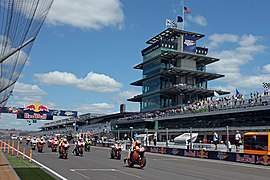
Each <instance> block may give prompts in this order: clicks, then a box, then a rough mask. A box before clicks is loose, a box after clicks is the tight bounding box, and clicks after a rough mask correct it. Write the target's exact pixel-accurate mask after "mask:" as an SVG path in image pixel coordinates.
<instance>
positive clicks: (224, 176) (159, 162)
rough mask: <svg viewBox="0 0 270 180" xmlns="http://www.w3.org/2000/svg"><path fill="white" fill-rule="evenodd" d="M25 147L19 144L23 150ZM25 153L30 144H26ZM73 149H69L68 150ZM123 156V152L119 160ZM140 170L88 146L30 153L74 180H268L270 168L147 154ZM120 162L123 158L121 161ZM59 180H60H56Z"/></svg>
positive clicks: (39, 160)
mask: <svg viewBox="0 0 270 180" xmlns="http://www.w3.org/2000/svg"><path fill="white" fill-rule="evenodd" d="M24 146H25V144H24V143H23V144H22V147H24ZM26 147H27V152H29V148H30V145H27V146H26ZM72 149H73V146H72V147H71V148H70V149H69V151H70V152H71V150H72ZM125 155H127V152H123V155H122V157H124V156H125ZM146 158H147V165H146V167H145V168H144V169H140V168H138V167H137V166H135V167H134V168H129V167H126V165H124V163H123V160H120V161H119V160H116V159H110V156H109V149H108V148H100V147H91V152H85V153H84V156H82V157H79V156H73V155H71V153H69V158H68V159H67V160H65V159H59V158H58V153H53V152H51V150H50V149H48V148H47V146H46V148H45V149H44V152H43V153H38V152H37V150H35V151H33V159H35V160H37V161H38V162H40V163H42V164H43V165H45V166H47V167H49V168H50V169H52V170H53V171H55V172H57V173H58V174H60V175H61V176H63V177H64V178H66V179H74V180H75V179H76V180H87V179H96V180H104V179H111V180H114V179H115V180H119V179H127V180H133V179H156V180H164V179H183V180H201V179H205V180H217V179H219V180H234V179H237V180H255V179H256V180H269V178H270V167H269V166H261V165H250V164H243V163H233V162H226V161H218V160H206V159H199V158H188V157H179V156H171V155H161V154H152V153H147V154H146ZM122 159H123V158H122ZM60 179H61V178H60Z"/></svg>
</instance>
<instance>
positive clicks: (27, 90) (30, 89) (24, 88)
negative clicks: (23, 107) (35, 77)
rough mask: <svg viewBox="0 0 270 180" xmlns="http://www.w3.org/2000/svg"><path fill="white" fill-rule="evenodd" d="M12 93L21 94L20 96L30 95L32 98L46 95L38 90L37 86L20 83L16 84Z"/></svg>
mask: <svg viewBox="0 0 270 180" xmlns="http://www.w3.org/2000/svg"><path fill="white" fill-rule="evenodd" d="M13 92H14V93H21V94H31V95H32V96H33V95H46V94H47V93H46V92H45V91H43V90H42V89H40V88H39V87H38V86H37V85H31V84H24V83H20V82H16V84H15V87H14V90H13Z"/></svg>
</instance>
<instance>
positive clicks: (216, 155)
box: [96, 143, 270, 166]
mask: <svg viewBox="0 0 270 180" xmlns="http://www.w3.org/2000/svg"><path fill="white" fill-rule="evenodd" d="M111 144H112V143H97V144H96V146H97V147H110V146H111ZM129 148H130V144H126V149H129ZM145 148H146V151H147V152H150V153H160V154H168V155H175V156H185V157H193V158H203V159H214V160H223V161H232V162H239V163H249V164H256V165H264V166H269V165H270V156H268V155H259V154H245V153H240V152H226V151H218V150H215V151H214V150H207V148H206V147H203V148H201V149H197V150H193V149H192V150H187V149H181V148H169V147H168V148H167V147H154V146H145Z"/></svg>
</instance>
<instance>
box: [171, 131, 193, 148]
mask: <svg viewBox="0 0 270 180" xmlns="http://www.w3.org/2000/svg"><path fill="white" fill-rule="evenodd" d="M191 134H192V135H191V136H192V142H194V141H196V139H197V137H198V133H191ZM174 142H175V143H178V144H184V145H188V144H189V142H190V133H184V134H181V135H180V136H177V137H175V138H174Z"/></svg>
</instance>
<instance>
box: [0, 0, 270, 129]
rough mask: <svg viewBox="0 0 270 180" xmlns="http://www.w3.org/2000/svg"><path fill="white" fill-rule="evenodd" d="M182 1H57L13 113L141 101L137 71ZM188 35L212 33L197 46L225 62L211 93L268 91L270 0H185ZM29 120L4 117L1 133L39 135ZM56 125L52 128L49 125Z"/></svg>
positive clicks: (114, 108)
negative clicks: (144, 52)
mask: <svg viewBox="0 0 270 180" xmlns="http://www.w3.org/2000/svg"><path fill="white" fill-rule="evenodd" d="M181 2H182V1H181V0H166V1H161V0H147V1H144V0H136V1H120V0H76V1H74V0H55V2H54V3H53V5H52V8H51V11H50V12H49V14H48V17H47V19H46V22H45V23H44V25H43V26H42V28H41V31H40V32H39V34H38V36H37V39H36V40H35V43H34V46H33V48H32V50H31V53H30V56H29V59H28V62H27V64H26V65H25V67H24V69H23V71H22V74H21V76H20V78H19V80H18V81H17V83H16V86H15V89H14V91H13V96H11V98H10V99H9V101H8V104H7V106H14V107H24V105H25V104H26V105H28V104H33V103H41V104H43V105H46V106H48V107H49V109H61V110H77V111H78V112H79V113H80V114H83V113H88V112H91V113H105V114H109V113H114V112H118V111H119V105H120V104H121V103H126V104H127V111H139V104H138V103H130V102H127V101H126V99H128V98H131V97H133V96H134V95H137V94H140V92H141V89H140V88H139V87H133V86H131V85H130V83H131V82H134V81H136V80H139V79H140V78H141V71H139V70H134V69H133V67H134V65H136V64H138V63H140V62H142V56H141V53H140V52H141V50H142V49H144V48H146V47H147V44H146V43H145V42H146V41H147V40H149V39H150V38H151V37H153V36H154V35H156V34H158V33H160V32H161V31H163V30H165V21H166V19H172V20H175V19H176V16H177V15H182V3H181ZM184 3H185V6H187V7H188V8H189V9H190V10H191V14H186V15H185V17H184V20H185V30H188V31H194V32H198V33H202V34H205V35H206V36H205V37H204V38H203V39H201V40H200V41H198V42H197V45H198V46H202V47H204V46H205V47H208V48H209V53H208V55H209V56H212V57H216V58H219V59H220V61H219V62H217V63H214V64H213V65H210V66H209V67H208V68H207V70H208V71H209V72H215V73H220V74H225V76H226V77H225V78H222V79H220V80H214V81H213V82H210V83H209V87H210V88H211V89H222V90H228V91H231V92H232V93H235V89H236V88H237V89H238V90H239V91H240V92H241V93H243V94H249V92H251V91H263V88H262V82H270V76H269V73H270V61H269V59H270V58H269V57H270V55H269V46H270V39H269V38H270V31H269V27H268V26H269V25H268V17H270V11H269V10H268V7H269V6H270V2H269V1H268V0H260V1H259V2H255V1H253V0H245V1H243V0H241V1H234V0H226V1H213V0H204V1H198V0H185V1H184ZM44 122H45V121H39V122H38V123H37V124H34V125H31V126H28V123H27V122H26V120H18V119H16V117H14V116H13V115H7V114H2V115H1V121H0V127H1V128H17V129H29V130H36V129H37V127H38V126H41V125H42V124H43V123H44ZM47 122H48V121H47Z"/></svg>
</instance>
